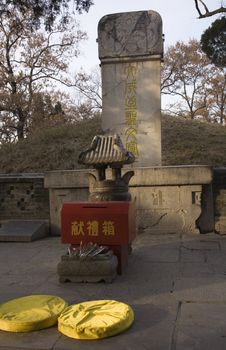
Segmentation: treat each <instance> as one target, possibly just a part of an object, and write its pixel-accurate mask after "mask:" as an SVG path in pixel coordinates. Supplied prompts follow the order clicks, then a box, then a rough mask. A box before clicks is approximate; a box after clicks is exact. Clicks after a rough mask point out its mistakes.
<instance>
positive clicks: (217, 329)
mask: <svg viewBox="0 0 226 350" xmlns="http://www.w3.org/2000/svg"><path fill="white" fill-rule="evenodd" d="M66 248H67V247H65V246H63V245H62V244H61V243H60V239H59V238H58V237H48V238H45V239H42V240H39V241H35V242H28V243H6V242H2V243H0V273H1V284H0V302H1V303H2V302H5V301H7V300H9V299H11V298H16V297H20V296H25V295H28V294H53V295H58V296H60V297H63V298H64V299H66V300H67V301H68V303H70V304H72V303H78V302H81V301H86V300H95V299H115V300H119V301H123V302H125V303H128V304H130V305H131V306H132V308H133V310H134V313H135V322H134V324H133V326H132V327H131V328H130V329H129V330H127V331H126V332H125V333H122V334H120V335H118V336H115V337H112V338H108V339H103V340H95V341H84V340H75V339H71V338H67V337H66V336H64V335H62V334H60V333H59V332H58V331H57V327H52V328H49V329H46V330H41V331H36V332H32V333H19V334H16V333H9V332H4V331H0V350H3V349H4V350H50V349H51V350H72V349H73V350H78V349H79V350H91V349H92V350H93V349H98V350H102V349H104V350H108V349H110V350H115V349H117V350H151V349H153V350H160V349H161V350H193V349H195V350H202V349H205V350H210V349H211V350H212V349H213V348H215V349H217V350H221V349H222V350H223V349H224V350H225V349H226V237H225V236H218V235H215V234H208V235H198V236H183V237H180V236H179V235H156V236H153V235H150V234H148V233H145V234H141V235H139V237H138V238H137V240H136V242H135V244H134V247H133V253H132V255H131V256H130V259H129V266H128V268H127V270H126V272H125V273H124V274H123V275H122V276H117V278H116V279H115V280H114V282H113V283H112V284H105V283H97V284H82V283H81V284H71V283H66V284H60V283H59V282H58V276H57V274H56V267H57V264H58V262H59V261H60V256H61V255H62V254H63V253H65V251H66Z"/></svg>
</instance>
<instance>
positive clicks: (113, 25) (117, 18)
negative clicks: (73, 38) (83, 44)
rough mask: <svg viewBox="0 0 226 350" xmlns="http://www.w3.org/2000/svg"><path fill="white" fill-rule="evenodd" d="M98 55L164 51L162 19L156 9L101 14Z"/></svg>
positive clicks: (141, 54)
mask: <svg viewBox="0 0 226 350" xmlns="http://www.w3.org/2000/svg"><path fill="white" fill-rule="evenodd" d="M98 43H99V57H100V59H101V58H114V57H116V58H117V57H128V56H147V55H148V56H150V55H161V56H162V54H163V40H162V20H161V17H160V15H159V14H158V13H157V12H155V11H138V12H126V13H117V14H112V15H107V16H104V17H102V19H101V20H100V22H99V25H98Z"/></svg>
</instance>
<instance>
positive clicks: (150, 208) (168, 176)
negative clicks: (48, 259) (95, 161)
mask: <svg viewBox="0 0 226 350" xmlns="http://www.w3.org/2000/svg"><path fill="white" fill-rule="evenodd" d="M125 171H126V170H125ZM86 174H87V171H86V170H75V171H72V170H71V171H55V172H50V173H47V174H46V175H45V177H44V175H43V174H13V175H0V223H1V221H4V220H10V219H16V220H34V219H44V220H50V223H51V234H53V235H59V234H60V210H61V206H62V203H64V202H70V201H85V200H87V199H88V193H89V190H88V179H87V176H86ZM44 179H45V187H46V188H44ZM130 191H131V193H132V195H133V198H134V200H136V202H137V212H138V217H137V222H138V227H139V232H142V231H145V229H146V228H148V227H149V228H150V227H152V228H151V231H152V233H154V234H156V233H158V232H159V233H160V232H161V233H163V232H165V233H170V232H171V233H172V232H184V233H198V232H200V233H207V232H211V231H214V230H215V231H216V232H217V233H219V234H226V168H216V169H213V170H212V169H211V168H210V167H205V166H203V167H202V166H201V167H198V166H196V167H193V166H183V167H153V168H140V169H136V171H135V176H134V177H133V178H132V179H131V182H130Z"/></svg>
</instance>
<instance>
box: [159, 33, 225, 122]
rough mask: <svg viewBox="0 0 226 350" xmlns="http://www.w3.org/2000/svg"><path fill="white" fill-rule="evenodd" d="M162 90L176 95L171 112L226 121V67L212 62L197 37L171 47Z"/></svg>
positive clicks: (163, 76)
mask: <svg viewBox="0 0 226 350" xmlns="http://www.w3.org/2000/svg"><path fill="white" fill-rule="evenodd" d="M162 93H163V94H167V95H169V96H171V97H172V100H171V102H170V105H169V106H168V112H169V111H170V112H171V113H174V114H180V115H184V116H189V117H190V118H191V119H195V118H197V117H202V118H203V119H205V120H207V121H217V122H220V123H221V124H224V123H225V103H226V76H225V69H224V68H220V67H217V66H215V65H213V64H211V62H210V60H209V59H208V58H207V56H206V55H205V54H204V53H203V52H202V50H201V48H200V44H199V43H198V41H196V40H190V41H189V43H188V44H184V43H183V42H177V43H176V45H175V46H171V47H170V48H169V49H168V50H167V52H166V54H165V59H164V64H163V67H162Z"/></svg>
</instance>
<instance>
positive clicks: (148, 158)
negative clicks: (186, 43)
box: [98, 11, 163, 166]
mask: <svg viewBox="0 0 226 350" xmlns="http://www.w3.org/2000/svg"><path fill="white" fill-rule="evenodd" d="M98 43H99V57H100V60H101V72H102V97H103V98H102V100H103V109H102V128H103V130H104V132H105V133H106V134H115V133H117V134H119V136H120V137H121V139H122V141H123V144H124V146H125V147H126V149H127V150H128V151H130V152H132V153H133V154H134V155H135V157H136V160H135V165H136V166H151V165H156V166H158V165H161V121H160V119H161V115H160V114H161V113H160V62H161V58H162V54H163V40H162V21H161V17H160V15H159V14H158V13H157V12H155V11H138V12H129V13H118V14H112V15H108V16H105V17H103V18H102V19H101V20H100V22H99V26H98Z"/></svg>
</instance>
